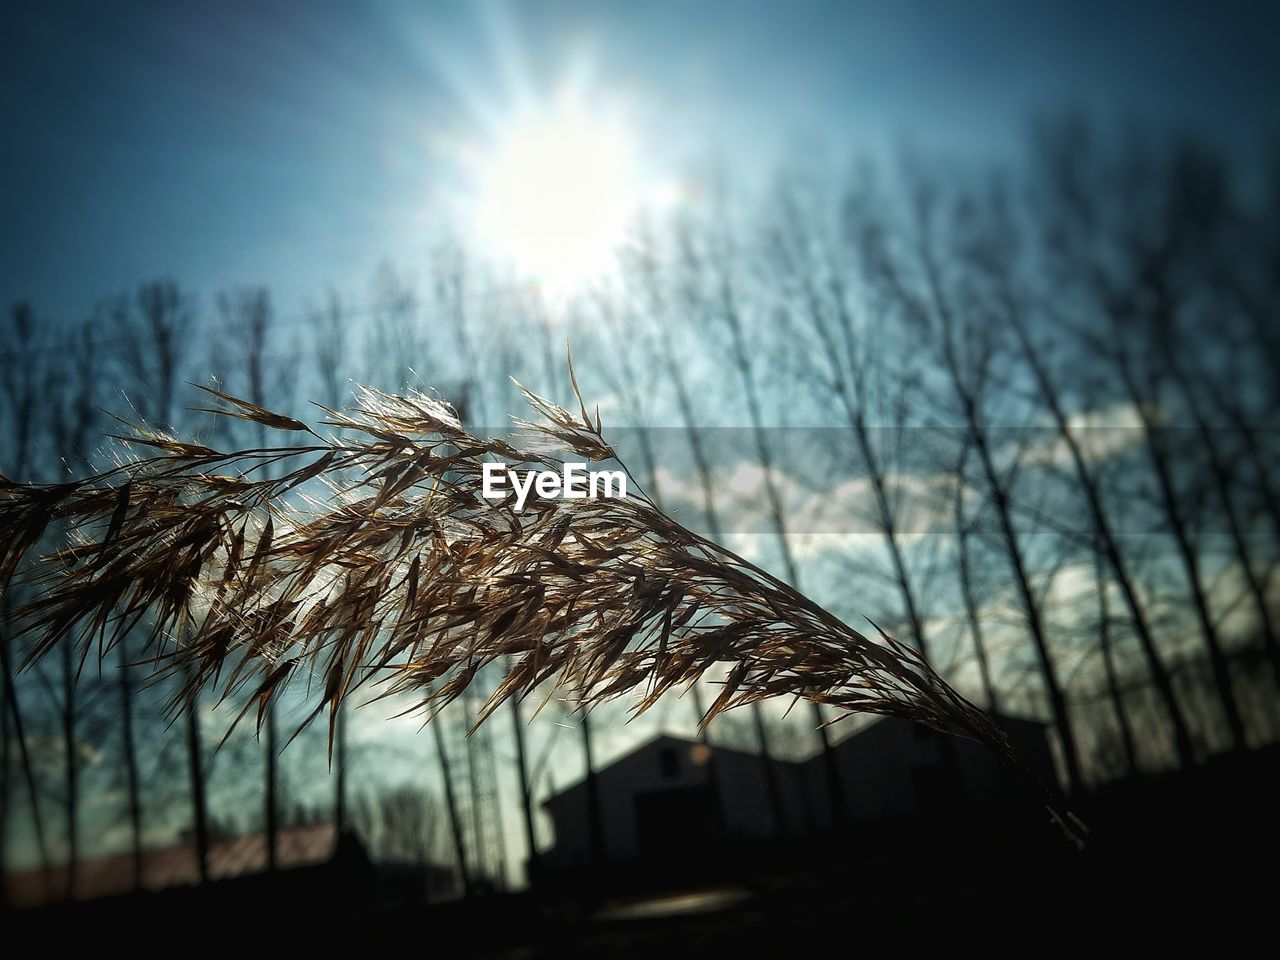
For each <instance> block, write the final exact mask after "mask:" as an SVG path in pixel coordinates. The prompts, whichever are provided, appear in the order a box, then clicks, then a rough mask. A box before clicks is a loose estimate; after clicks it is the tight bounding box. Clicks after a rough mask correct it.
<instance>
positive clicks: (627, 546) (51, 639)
mask: <svg viewBox="0 0 1280 960" xmlns="http://www.w3.org/2000/svg"><path fill="white" fill-rule="evenodd" d="M522 389H523V388H522ZM210 392H211V393H214V395H215V396H216V398H217V399H218V400H219V401H220V402H221V405H220V408H219V410H218V411H217V412H219V413H222V414H225V415H229V416H235V417H240V418H243V419H246V420H250V421H253V422H256V423H260V424H262V425H264V426H265V427H267V428H269V429H271V430H273V431H280V432H291V433H295V434H305V435H307V437H308V440H309V441H310V442H307V443H304V444H297V445H286V446H280V447H269V448H263V449H250V450H240V451H235V452H231V453H223V452H219V451H216V450H213V449H210V448H208V447H205V446H201V445H197V444H191V443H185V442H182V441H180V440H178V439H175V438H173V437H169V436H165V435H161V434H158V433H155V432H152V431H147V430H138V431H137V432H136V433H135V435H134V436H132V437H130V438H121V439H127V440H128V442H129V443H130V444H132V445H135V446H136V445H141V446H143V447H146V448H149V455H148V456H147V457H145V458H142V459H135V460H130V461H128V462H121V463H119V464H118V465H117V466H116V467H115V468H114V469H111V470H108V471H106V472H104V473H100V474H98V475H96V476H93V477H89V478H87V479H83V480H77V481H74V482H68V483H62V484H56V485H51V486H39V485H27V484H18V483H12V482H9V481H7V480H3V479H2V478H0V589H5V588H7V587H8V585H9V584H10V583H11V582H12V581H13V580H14V578H15V576H19V574H18V570H19V566H20V564H21V563H22V560H23V557H24V555H25V554H26V553H28V552H30V551H31V550H32V549H33V548H34V547H35V545H36V544H37V543H38V542H39V541H40V540H41V538H42V536H43V534H44V533H45V531H46V530H47V529H48V528H49V527H50V525H51V524H54V523H59V524H62V525H65V526H66V527H67V528H69V529H70V530H71V531H72V532H73V536H72V542H71V543H70V544H69V545H67V546H65V547H64V548H62V549H58V550H56V551H55V552H53V553H51V554H49V555H47V556H45V557H43V558H42V559H41V560H40V561H39V562H38V563H34V564H31V565H30V566H29V567H24V570H23V572H22V573H21V574H20V576H21V577H22V578H23V579H25V580H28V581H30V582H32V583H33V585H34V586H35V587H36V589H35V591H34V595H35V599H34V600H31V601H30V602H29V603H27V604H26V605H25V606H24V607H23V608H21V609H20V610H18V611H16V612H15V614H14V619H15V620H16V621H17V622H18V624H19V625H20V626H21V628H22V629H23V631H24V632H25V633H26V634H27V635H29V636H30V637H32V638H33V641H32V644H31V648H30V653H29V656H28V660H29V661H30V660H33V659H36V658H39V657H41V656H43V655H44V654H46V653H47V652H49V650H50V649H52V648H53V647H54V646H55V645H56V644H58V643H60V642H79V643H81V644H82V649H81V658H82V662H83V660H84V659H85V658H88V657H89V656H91V655H96V657H97V658H104V657H106V655H107V654H108V653H109V651H110V650H111V649H112V648H113V647H114V646H115V644H116V643H118V642H119V640H120V638H121V637H122V636H124V635H125V634H126V633H127V632H129V631H131V630H136V629H141V630H145V632H146V635H147V638H148V643H147V649H148V651H149V654H150V658H151V660H152V662H153V663H154V665H155V667H156V669H157V670H158V671H160V672H162V673H168V674H170V675H172V676H173V677H176V678H177V679H178V681H179V682H178V692H177V694H176V695H175V698H174V701H173V703H172V707H173V708H174V709H177V708H179V707H181V706H182V704H183V703H184V702H186V701H187V700H189V699H190V698H191V697H193V696H194V695H195V694H196V693H197V691H200V690H208V691H212V692H213V693H214V694H215V695H216V696H218V697H222V698H225V697H227V696H229V695H231V694H233V693H237V692H240V693H247V694H248V695H249V696H248V701H247V706H246V708H245V709H246V711H247V710H249V709H251V708H253V707H255V706H256V708H257V720H258V723H259V724H261V722H262V718H263V717H264V715H265V711H266V707H267V705H268V703H269V702H270V700H271V698H273V697H276V696H278V695H279V694H280V692H281V691H282V690H283V689H284V688H285V687H286V686H287V685H290V684H294V683H305V684H306V685H307V692H308V694H309V695H310V696H311V698H312V701H313V702H312V705H313V706H314V709H313V710H312V712H311V713H310V714H309V716H308V718H307V721H306V722H310V721H312V720H314V719H316V718H317V717H319V716H320V715H321V714H322V713H324V712H325V711H328V717H329V722H330V738H331V741H332V731H333V722H334V719H335V717H336V712H337V707H338V705H339V703H341V702H342V701H343V700H344V699H345V698H347V697H349V696H351V694H352V693H353V691H355V690H356V689H357V688H360V687H362V686H365V685H369V686H371V687H378V688H380V689H381V690H382V692H383V693H385V694H393V693H402V692H411V693H413V694H415V695H416V696H417V697H418V703H419V705H420V706H421V707H422V708H424V709H426V710H428V711H431V710H435V709H438V708H440V707H442V706H443V705H444V704H446V703H448V702H449V701H451V700H452V699H454V698H455V697H457V696H458V695H459V694H460V693H462V691H463V690H464V689H465V688H466V687H467V685H468V684H469V683H471V682H472V680H473V678H474V677H475V676H476V674H477V672H478V671H480V670H481V669H483V668H484V667H486V666H489V665H491V664H498V665H499V666H500V667H501V668H502V669H503V670H504V673H503V677H502V679H501V681H500V682H499V683H498V684H497V686H496V689H494V690H493V692H492V694H491V696H490V697H489V698H488V702H487V704H486V705H485V709H484V710H483V712H482V713H481V715H480V720H481V721H482V720H483V719H484V718H485V717H487V716H489V715H490V714H492V713H493V711H494V710H496V709H497V708H498V706H499V705H501V704H502V703H503V701H505V700H506V699H507V698H508V697H511V696H515V695H519V696H523V695H525V694H528V693H530V692H532V691H534V690H535V689H540V688H542V689H546V690H548V693H547V696H550V695H551V694H552V693H554V692H555V691H556V690H563V691H566V692H567V695H569V696H571V697H575V698H580V699H581V703H582V704H583V705H584V706H590V705H592V704H595V703H597V702H599V701H602V700H605V699H607V698H611V697H614V696H617V695H619V694H623V693H626V692H629V691H636V692H637V693H638V696H637V701H636V703H635V707H634V709H635V710H636V712H639V711H643V710H645V709H646V708H648V707H649V706H651V705H652V704H653V703H655V702H656V701H657V699H658V698H659V697H660V696H661V695H662V694H663V693H665V692H667V691H668V690H671V689H672V688H675V687H678V686H681V685H684V684H688V683H690V682H692V681H694V680H695V679H696V678H697V677H699V676H700V675H701V674H702V673H703V672H704V671H706V670H708V669H709V668H713V667H714V666H715V665H717V664H720V665H727V666H728V673H727V678H726V680H725V682H724V684H723V686H722V688H721V690H720V693H719V696H718V697H716V699H715V701H714V702H713V703H712V704H711V705H710V707H709V709H708V710H707V711H706V715H705V716H704V717H703V723H704V724H705V723H707V722H709V721H710V720H711V719H712V718H713V717H715V716H716V715H717V714H719V713H721V712H722V711H724V710H728V709H730V708H732V707H735V706H739V705H742V704H747V703H751V702H753V701H756V700H760V699H764V698H767V697H773V696H777V695H780V694H781V695H794V696H798V697H806V698H809V699H811V700H815V701H818V702H820V703H826V704H830V705H832V706H834V707H836V708H838V709H839V710H840V711H841V712H842V714H841V715H842V716H844V715H848V714H849V713H852V712H858V711H860V712H869V713H877V714H885V715H889V716H897V717H903V718H906V719H909V720H914V721H918V722H921V723H925V724H928V725H929V726H931V727H935V728H938V729H940V730H945V731H949V732H953V733H959V734H962V735H966V736H970V737H974V738H977V739H979V740H982V741H985V742H987V743H989V744H991V745H992V746H994V747H995V748H996V749H997V750H999V751H1000V752H1001V753H1002V754H1004V755H1006V756H1008V747H1007V744H1006V742H1005V738H1004V737H1003V735H1002V734H1001V732H1000V731H999V729H998V728H997V727H996V726H995V725H994V724H993V723H992V722H991V721H990V720H989V719H988V718H987V717H986V716H985V715H984V714H983V713H982V711H981V710H979V709H977V708H976V707H974V706H973V705H972V704H970V703H969V702H968V701H967V700H965V699H964V698H963V697H961V696H960V695H959V694H958V693H956V692H955V691H954V690H952V689H951V687H950V686H948V685H947V683H945V682H944V681H943V680H942V679H941V678H940V677H939V676H938V675H937V674H936V673H934V672H933V671H932V670H931V669H930V668H929V666H928V665H927V664H926V663H925V662H924V661H923V660H922V659H921V658H920V657H919V656H918V655H917V654H916V653H915V652H914V651H913V650H911V649H910V648H908V647H906V646H905V645H903V644H900V643H898V642H896V641H895V640H893V639H891V638H890V637H888V636H885V635H884V634H883V633H881V635H880V637H879V639H878V640H872V639H870V638H868V637H867V636H865V635H863V634H862V633H859V632H858V631H856V630H854V629H852V628H851V627H849V626H848V625H847V624H845V623H843V622H842V621H840V620H839V619H838V618H836V617H835V616H833V615H832V614H830V613H829V612H827V611H826V610H824V609H823V608H822V607H820V606H819V605H818V604H816V603H814V602H813V601H811V600H809V599H808V598H807V597H805V596H803V595H802V594H800V593H798V592H797V591H795V590H793V589H792V588H790V587H788V586H787V585H786V584H785V583H783V582H782V581H780V580H778V579H777V578H775V577H773V576H771V575H770V574H769V573H768V572H766V571H764V570H762V569H760V568H759V567H757V566H755V565H753V564H751V563H749V562H748V561H746V560H744V559H742V558H741V557H739V556H737V555H735V554H734V553H732V552H730V551H729V550H727V549H725V548H724V547H722V546H720V545H718V544H716V543H714V542H712V541H709V540H707V539H705V538H703V537H700V536H698V535H697V534H695V533H692V532H691V531H689V530H686V529H685V528H684V527H682V526H680V525H679V524H678V523H676V522H675V521H673V520H672V519H671V518H669V517H668V516H666V515H665V514H664V513H662V512H661V511H660V510H659V509H657V508H656V507H655V506H654V505H653V504H652V503H651V502H650V501H649V500H648V499H647V497H646V496H645V495H644V494H643V493H639V492H638V490H639V487H638V485H635V484H634V483H630V484H629V486H630V487H631V488H632V492H633V495H630V496H628V497H627V498H625V499H582V500H564V499H540V498H538V497H537V496H536V495H535V494H531V495H530V497H529V500H528V502H527V503H526V504H525V507H524V510H523V512H517V511H516V510H515V508H514V496H512V497H510V498H509V499H508V500H506V501H503V502H497V501H489V500H484V499H482V498H481V497H480V491H481V475H482V464H483V463H484V462H485V461H486V460H498V461H506V462H508V463H509V464H512V465H523V466H524V467H526V468H528V467H533V468H551V469H557V470H558V469H559V468H560V466H561V460H560V459H558V458H557V457H556V456H554V455H553V453H552V452H550V449H549V448H553V447H554V448H559V450H560V451H565V450H569V451H572V452H573V454H574V455H575V456H577V457H580V458H583V459H586V460H590V461H608V460H616V457H615V453H614V450H613V449H612V447H611V446H610V445H609V444H608V442H607V441H606V440H605V439H604V437H603V436H602V433H601V428H600V422H599V414H598V412H597V414H596V417H595V419H594V421H593V419H592V418H591V417H590V416H589V415H588V413H587V410H586V407H585V405H584V404H582V401H581V396H580V394H578V390H577V384H576V383H575V384H574V392H575V394H576V395H578V403H579V413H578V414H577V415H575V414H571V413H569V412H568V411H566V410H564V409H562V408H561V407H559V406H557V405H555V404H553V403H551V402H550V401H548V400H546V399H543V398H541V397H538V396H535V395H534V394H532V393H530V392H529V391H527V390H525V391H524V393H525V397H526V398H527V400H528V401H529V403H530V405H531V406H532V408H533V410H534V411H535V413H536V414H537V415H538V419H537V421H536V422H533V423H528V422H524V421H520V423H521V425H522V427H523V428H524V430H525V431H526V432H527V438H526V439H527V440H528V442H527V443H526V442H525V439H518V440H517V442H519V443H521V445H522V447H523V449H517V448H516V447H515V446H513V445H512V444H511V443H508V442H507V441H504V440H501V439H492V438H490V439H481V438H479V437H476V436H472V435H470V434H469V433H467V432H466V431H465V430H464V429H463V428H462V426H461V424H460V423H459V421H458V419H457V418H456V416H455V415H454V413H453V411H452V409H451V408H449V407H448V406H447V405H445V404H443V403H441V402H439V401H437V400H435V399H432V398H430V397H427V396H425V395H422V394H418V393H414V394H411V395H409V396H403V397H402V396H393V395H389V394H386V393H382V392H380V391H377V390H373V389H368V388H362V389H360V390H359V392H358V394H357V397H356V402H355V405H354V407H353V409H352V410H351V411H350V412H348V413H339V412H337V411H333V410H328V409H327V408H321V409H325V411H326V413H327V414H328V415H329V419H327V420H326V421H324V422H325V423H326V424H327V425H329V426H333V427H339V428H342V429H343V430H344V431H345V436H344V437H343V438H341V439H337V438H324V437H322V436H320V435H319V434H318V433H316V432H315V431H313V430H312V428H311V427H309V426H307V425H306V424H304V423H302V422H300V421H298V420H295V419H293V418H291V417H285V416H282V415H280V414H276V413H272V412H270V411H267V410H264V409H262V408H260V407H257V406H254V405H252V404H249V403H246V402H245V401H242V400H238V399H235V398H233V397H230V396H227V395H224V394H220V393H216V392H214V391H210ZM304 461H305V462H304ZM299 463H302V465H301V466H296V464H299ZM267 464H275V465H278V468H279V467H280V466H283V467H284V469H283V470H282V472H283V475H282V476H279V477H278V478H272V479H265V478H261V477H260V474H261V473H262V468H263V467H264V466H265V465H267ZM343 477H355V478H356V479H354V480H351V481H343V480H341V479H340V478H343ZM241 716H242V717H243V713H242V714H241Z"/></svg>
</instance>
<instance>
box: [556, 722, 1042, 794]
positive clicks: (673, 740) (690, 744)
mask: <svg viewBox="0 0 1280 960" xmlns="http://www.w3.org/2000/svg"><path fill="white" fill-rule="evenodd" d="M988 716H990V717H991V719H992V720H994V721H995V722H996V724H997V725H998V726H1000V727H1002V728H1003V729H1005V730H1006V732H1009V731H1010V730H1011V729H1012V728H1016V727H1019V726H1021V727H1023V728H1024V729H1028V728H1031V729H1036V730H1043V729H1044V728H1045V727H1047V726H1048V724H1046V723H1044V722H1043V721H1041V720H1034V719H1030V718H1027V717H1013V716H1008V715H1006V714H1000V713H990V712H988ZM890 719H895V718H890V717H881V716H876V717H873V718H872V719H871V721H870V722H869V723H867V724H866V725H865V726H861V727H858V728H857V729H856V730H854V731H853V732H852V733H850V734H849V735H848V736H847V737H844V738H842V739H841V740H839V741H838V742H837V743H836V744H835V746H836V747H837V748H840V747H843V746H844V745H846V744H849V743H851V742H853V741H854V740H856V739H857V738H858V737H860V736H861V735H862V734H864V733H866V732H867V731H869V730H874V729H876V728H877V727H879V726H880V724H881V723H882V722H884V721H886V720H890ZM901 722H903V723H914V722H915V721H908V720H902V721H901ZM664 742H665V743H666V744H668V745H677V746H681V747H687V748H689V749H693V748H696V747H700V746H705V747H706V748H708V749H710V750H711V751H712V754H713V755H715V756H736V757H750V758H751V759H753V760H754V759H758V758H759V756H760V755H759V754H758V753H754V752H752V751H750V750H739V749H738V748H736V747H729V746H724V745H721V744H716V743H706V744H703V743H702V742H701V741H700V740H691V739H689V738H687V737H681V736H678V735H676V734H672V733H665V732H664V733H658V734H655V735H654V736H652V737H650V738H649V739H648V740H645V741H642V742H641V743H639V744H637V745H636V746H635V747H633V748H632V749H630V750H628V751H627V752H626V753H623V754H620V755H619V756H617V757H615V758H614V759H613V760H611V761H610V762H609V763H607V764H605V765H604V766H602V767H599V768H597V769H596V776H600V774H602V773H604V772H605V771H606V770H609V769H612V768H613V767H616V766H618V765H619V764H621V763H625V762H627V761H628V760H630V759H631V758H633V757H635V756H636V755H637V754H640V753H643V752H646V751H648V750H651V749H653V748H654V747H655V746H658V745H659V744H662V743H664ZM815 756H820V752H819V754H816V755H815ZM814 759H815V757H806V758H805V759H804V760H788V759H785V758H783V757H774V758H773V762H774V763H775V764H778V765H779V766H781V767H784V768H785V767H794V768H797V769H799V768H800V767H802V766H804V765H805V764H806V763H810V762H812V761H813V760H814ZM585 786H586V778H585V777H583V778H582V779H580V780H577V781H575V782H574V783H571V784H570V785H569V786H567V787H564V788H563V789H561V790H557V791H556V792H554V793H552V794H551V795H550V796H549V797H547V799H546V800H544V801H543V802H542V805H543V806H544V807H545V806H548V805H550V804H552V803H554V802H555V801H557V800H559V799H560V798H561V797H564V796H567V795H569V794H572V793H576V792H577V791H578V790H581V789H583V788H584V787H585Z"/></svg>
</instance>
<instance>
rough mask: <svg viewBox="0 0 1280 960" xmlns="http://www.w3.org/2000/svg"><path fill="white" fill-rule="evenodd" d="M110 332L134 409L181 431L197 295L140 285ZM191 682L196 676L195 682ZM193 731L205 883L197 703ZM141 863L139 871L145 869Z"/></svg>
mask: <svg viewBox="0 0 1280 960" xmlns="http://www.w3.org/2000/svg"><path fill="white" fill-rule="evenodd" d="M109 316H110V321H109V324H108V326H109V328H110V330H111V335H112V338H113V340H114V345H115V350H114V351H113V352H112V359H113V360H114V362H115V363H116V365H117V367H118V369H119V372H120V374H121V376H122V381H123V382H124V383H126V384H129V388H128V389H126V391H125V392H126V396H127V397H128V398H129V401H130V403H131V404H132V406H133V408H134V410H135V411H136V412H137V414H138V415H139V416H140V417H141V418H142V419H143V420H144V421H145V422H148V423H150V424H151V426H152V427H153V428H154V429H157V430H161V431H165V430H170V429H172V428H173V427H174V426H175V423H174V421H175V418H176V414H177V412H178V411H177V407H176V402H177V397H176V391H177V386H178V384H179V383H181V382H182V378H183V376H184V372H185V370H186V368H187V365H188V363H189V361H190V350H191V345H192V342H193V334H194V332H195V311H194V308H193V306H192V303H191V299H190V297H189V296H188V295H187V294H185V293H184V292H183V291H182V290H180V289H179V288H178V285H177V284H176V283H175V282H174V281H172V280H158V281H155V282H153V283H149V284H144V285H143V286H141V287H139V288H138V290H137V292H136V294H135V295H134V296H133V297H132V298H129V297H123V296H122V297H120V298H118V299H117V300H116V302H115V303H114V304H113V305H112V306H111V308H110V311H109ZM127 644H128V639H127V638H125V639H124V640H123V641H122V643H121V647H120V653H121V657H122V666H121V671H120V672H121V676H122V679H121V699H122V713H123V715H124V717H125V718H126V719H125V723H124V737H125V744H124V754H125V765H126V769H127V771H128V776H127V780H128V783H129V784H130V789H131V791H132V792H133V796H131V798H130V801H129V805H130V808H131V810H132V811H135V813H134V815H133V816H132V817H131V820H132V823H131V828H132V830H133V832H134V850H135V853H136V852H137V851H139V850H140V849H141V839H140V834H141V821H142V815H141V809H142V807H141V799H140V796H139V795H138V792H137V791H138V784H139V783H140V778H139V776H138V753H137V744H136V742H135V741H134V719H135V718H136V713H135V711H136V705H135V703H134V697H133V693H134V687H133V684H132V682H131V681H130V679H129V678H128V676H127V674H128V671H129V665H128V661H127V659H124V658H125V654H126V652H127V650H128V646H127ZM188 679H189V678H188ZM183 715H184V717H185V721H186V723H185V729H186V747H187V777H188V785H189V788H190V793H191V808H192V827H193V831H192V832H193V834H194V838H195V847H196V860H197V864H198V866H199V870H200V878H201V880H202V881H204V880H207V879H208V866H209V863H208V861H209V843H210V834H209V818H208V797H207V791H206V786H205V759H204V743H203V738H202V733H201V729H200V726H201V725H200V707H199V703H198V701H197V699H196V698H195V697H193V698H191V700H190V701H189V702H188V703H187V704H186V706H185V707H184V709H183ZM140 869H141V867H140V858H138V859H136V861H135V870H140Z"/></svg>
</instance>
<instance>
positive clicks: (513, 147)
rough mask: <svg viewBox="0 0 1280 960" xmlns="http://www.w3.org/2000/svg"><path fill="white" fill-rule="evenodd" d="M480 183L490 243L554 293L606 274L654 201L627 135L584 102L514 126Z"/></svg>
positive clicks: (480, 220)
mask: <svg viewBox="0 0 1280 960" xmlns="http://www.w3.org/2000/svg"><path fill="white" fill-rule="evenodd" d="M477 181H478V182H477V188H478V189H477V199H478V204H477V226H478V228H479V231H480V233H481V235H482V237H483V238H484V240H485V241H486V243H487V244H488V245H489V246H490V247H491V249H492V250H493V252H494V253H495V254H497V255H498V256H499V257H500V258H502V259H505V260H507V261H508V262H509V263H510V264H511V265H512V266H513V267H514V268H515V269H516V270H517V271H518V272H519V273H520V274H522V275H524V276H526V277H528V278H529V279H532V280H535V281H537V282H538V283H539V284H540V285H542V286H543V287H544V288H545V289H547V290H551V291H561V292H563V291H566V290H572V289H575V288H578V287H581V286H582V285H584V284H586V283H588V282H589V281H590V280H592V279H593V278H596V277H598V276H600V275H601V274H603V273H605V272H606V271H607V270H608V269H609V268H610V267H611V266H612V264H613V262H614V260H615V255H616V253H617V250H618V248H619V247H620V245H621V244H622V242H623V240H624V239H625V236H626V233H627V230H628V227H629V226H630V224H631V222H632V221H633V219H634V218H635V216H636V214H637V213H638V211H639V210H640V208H641V206H642V205H643V204H644V202H645V199H646V198H645V193H646V190H645V186H644V182H643V179H642V176H641V171H640V168H639V164H638V162H637V158H636V152H635V148H634V144H633V142H632V139H631V137H630V136H629V135H628V132H627V131H626V129H625V128H624V127H623V126H622V125H621V124H620V123H619V122H618V121H616V120H609V119H605V118H603V117H593V116H590V115H589V113H588V111H587V110H586V109H585V108H584V107H583V106H581V105H578V104H562V105H560V106H558V107H556V108H554V109H542V110H537V111H530V112H527V113H526V114H525V115H524V116H522V117H519V118H517V119H515V120H513V121H512V122H510V123H509V124H507V125H506V129H505V130H504V131H503V133H502V135H501V136H499V137H498V138H497V141H496V143H495V144H494V146H493V150H492V153H491V154H490V155H489V157H488V159H487V162H484V163H482V164H481V165H480V170H479V176H478V178H477Z"/></svg>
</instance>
